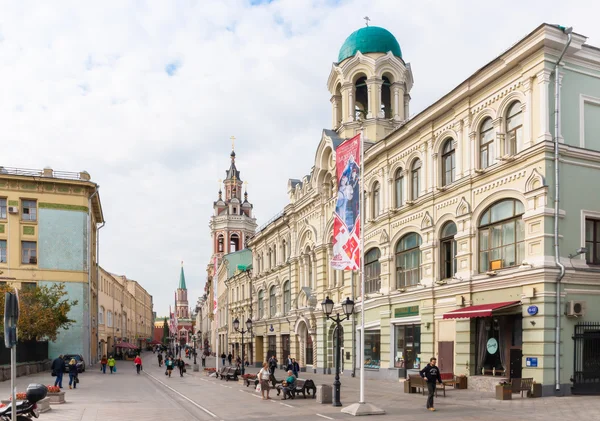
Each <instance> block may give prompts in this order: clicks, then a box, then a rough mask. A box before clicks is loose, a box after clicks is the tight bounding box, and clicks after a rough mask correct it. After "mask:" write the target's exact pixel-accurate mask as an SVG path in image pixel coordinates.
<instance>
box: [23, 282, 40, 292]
mask: <svg viewBox="0 0 600 421" xmlns="http://www.w3.org/2000/svg"><path fill="white" fill-rule="evenodd" d="M36 286H37V284H36V283H35V282H21V289H22V290H27V289H35V287H36Z"/></svg>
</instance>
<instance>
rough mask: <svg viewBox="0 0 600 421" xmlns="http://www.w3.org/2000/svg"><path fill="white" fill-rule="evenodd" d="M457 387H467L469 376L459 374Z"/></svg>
mask: <svg viewBox="0 0 600 421" xmlns="http://www.w3.org/2000/svg"><path fill="white" fill-rule="evenodd" d="M456 388H457V389H466V388H467V376H465V375H464V374H459V375H458V376H456Z"/></svg>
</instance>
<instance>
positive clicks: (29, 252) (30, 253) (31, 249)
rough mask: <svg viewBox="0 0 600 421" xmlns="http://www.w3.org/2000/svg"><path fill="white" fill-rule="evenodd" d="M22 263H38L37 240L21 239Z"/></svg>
mask: <svg viewBox="0 0 600 421" xmlns="http://www.w3.org/2000/svg"><path fill="white" fill-rule="evenodd" d="M21 250H22V252H21V263H23V264H24V265H30V264H31V265H35V264H37V244H36V242H35V241H21Z"/></svg>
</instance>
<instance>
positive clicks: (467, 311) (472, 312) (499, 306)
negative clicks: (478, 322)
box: [444, 301, 521, 319]
mask: <svg viewBox="0 0 600 421" xmlns="http://www.w3.org/2000/svg"><path fill="white" fill-rule="evenodd" d="M520 304H521V302H520V301H506V302H503V303H491V304H480V305H476V306H470V307H465V308H459V309H458V310H453V311H451V312H449V313H446V314H444V319H469V318H472V317H490V316H491V315H492V314H493V313H494V312H495V311H499V310H504V309H506V308H509V307H514V306H517V305H520Z"/></svg>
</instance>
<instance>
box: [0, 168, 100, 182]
mask: <svg viewBox="0 0 600 421" xmlns="http://www.w3.org/2000/svg"><path fill="white" fill-rule="evenodd" d="M2 175H18V176H24V177H44V178H60V179H62V180H76V181H90V175H89V174H88V173H87V172H86V171H81V172H72V171H55V170H53V169H52V168H44V169H43V170H33V169H27V168H12V167H0V176H2Z"/></svg>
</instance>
